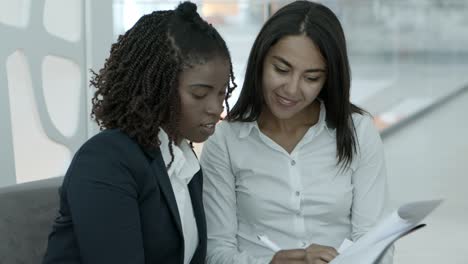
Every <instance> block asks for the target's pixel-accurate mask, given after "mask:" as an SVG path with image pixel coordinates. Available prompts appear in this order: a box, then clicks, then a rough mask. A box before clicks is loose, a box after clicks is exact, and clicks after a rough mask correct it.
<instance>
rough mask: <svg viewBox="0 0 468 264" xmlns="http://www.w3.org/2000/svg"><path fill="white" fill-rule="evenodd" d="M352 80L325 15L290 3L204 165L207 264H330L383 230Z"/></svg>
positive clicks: (383, 186)
mask: <svg viewBox="0 0 468 264" xmlns="http://www.w3.org/2000/svg"><path fill="white" fill-rule="evenodd" d="M350 79H351V78H350V67H349V62H348V56H347V51H346V41H345V36H344V32H343V30H342V27H341V25H340V22H339V20H338V18H337V17H336V16H335V15H334V13H333V12H332V11H331V10H330V9H328V8H327V7H325V6H323V5H321V4H317V3H312V2H308V1H296V2H293V3H291V4H288V5H286V6H284V7H283V8H281V9H280V10H278V11H277V12H276V13H275V14H274V15H273V16H272V17H271V18H270V19H269V20H268V21H267V22H266V23H265V25H264V26H263V28H262V29H261V31H260V33H259V35H258V36H257V38H256V40H255V43H254V45H253V47H252V50H251V53H250V57H249V60H248V65H247V71H246V75H245V82H244V85H243V88H242V91H241V94H240V97H239V99H238V101H237V103H236V104H235V106H234V107H233V109H232V111H231V112H229V114H228V115H227V118H226V119H227V120H225V121H223V122H222V123H221V124H220V125H218V128H217V132H216V133H215V134H214V136H213V137H211V138H210V139H209V140H208V141H207V142H206V143H205V145H204V147H203V152H202V155H201V164H202V167H203V172H204V175H205V185H204V205H205V210H206V217H207V225H208V254H207V260H208V263H213V264H214V263H222V264H227V263H314V264H315V263H328V262H330V261H331V260H333V259H334V258H335V257H336V256H337V254H338V253H337V251H336V248H338V247H339V246H340V244H341V243H342V242H343V241H344V240H345V239H350V240H353V241H355V240H357V239H359V238H360V237H361V236H362V235H363V234H365V233H366V232H367V231H368V230H369V229H370V228H372V227H373V226H374V225H375V224H376V223H377V221H378V220H379V219H380V218H381V216H382V214H383V213H384V211H385V209H386V201H387V179H386V169H385V162H384V153H383V146H382V142H381V139H380V136H379V133H378V131H377V130H376V128H375V127H374V125H373V122H372V118H371V116H370V115H369V114H367V113H366V112H365V111H364V110H362V109H361V108H359V107H357V106H355V105H353V104H352V103H351V102H350ZM258 236H260V237H263V238H265V237H268V238H269V239H270V240H271V241H273V242H276V244H277V245H278V247H279V248H281V249H283V250H279V251H276V250H272V249H271V248H269V247H268V245H266V244H265V243H263V241H261V240H259V239H258ZM391 255H392V250H390V251H389V253H388V254H387V256H386V257H385V260H384V262H385V263H391V261H392V257H391Z"/></svg>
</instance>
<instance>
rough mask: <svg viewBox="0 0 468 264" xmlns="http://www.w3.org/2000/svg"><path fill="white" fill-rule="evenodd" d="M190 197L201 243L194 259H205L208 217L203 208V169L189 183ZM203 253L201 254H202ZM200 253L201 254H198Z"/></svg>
mask: <svg viewBox="0 0 468 264" xmlns="http://www.w3.org/2000/svg"><path fill="white" fill-rule="evenodd" d="M188 188H189V192H190V198H191V199H192V206H193V213H194V216H195V221H196V223H197V229H198V237H199V244H198V248H197V251H196V252H195V255H194V256H193V258H192V260H195V259H196V257H199V258H200V259H202V260H204V259H205V252H206V241H207V237H206V219H205V210H204V209H203V199H202V195H203V194H202V191H203V175H202V172H201V170H199V171H198V172H197V173H196V174H195V176H194V177H193V178H192V180H191V181H190V183H189V185H188ZM200 254H201V255H200ZM198 255H200V256H198Z"/></svg>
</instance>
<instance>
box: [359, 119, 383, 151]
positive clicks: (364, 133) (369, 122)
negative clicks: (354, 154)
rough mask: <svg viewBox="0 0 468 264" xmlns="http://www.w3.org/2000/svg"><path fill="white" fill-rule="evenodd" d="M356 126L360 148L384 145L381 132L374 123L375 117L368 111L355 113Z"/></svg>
mask: <svg viewBox="0 0 468 264" xmlns="http://www.w3.org/2000/svg"><path fill="white" fill-rule="evenodd" d="M352 118H353V123H354V128H355V130H356V137H357V142H358V145H359V147H360V148H377V147H380V146H381V145H382V140H381V138H380V133H379V131H378V129H377V127H376V126H375V125H374V118H373V116H372V115H370V114H368V113H363V114H359V113H353V115H352Z"/></svg>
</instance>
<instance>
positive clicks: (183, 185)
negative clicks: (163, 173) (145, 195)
mask: <svg viewBox="0 0 468 264" xmlns="http://www.w3.org/2000/svg"><path fill="white" fill-rule="evenodd" d="M158 137H159V140H160V141H161V146H160V149H161V154H162V156H163V159H164V163H165V164H166V167H167V165H169V162H171V154H170V152H169V139H168V136H167V134H166V132H164V130H162V129H161V130H160V132H159V134H158ZM172 150H173V153H174V161H173V162H172V165H171V167H170V168H169V170H168V171H167V174H168V175H169V179H170V181H171V185H172V190H173V191H174V196H175V199H176V202H177V208H178V210H179V216H180V220H181V223H182V231H183V234H184V245H185V247H184V248H185V251H184V264H188V263H190V260H191V259H192V257H193V254H194V253H195V251H196V249H197V247H198V229H197V223H196V220H195V216H194V213H193V207H192V199H191V198H190V193H189V189H188V184H189V182H190V180H192V178H193V176H194V175H195V174H196V173H197V172H198V171H199V170H200V164H199V163H198V159H197V157H196V156H195V154H194V153H193V151H192V148H191V147H190V145H189V144H188V142H187V141H186V140H182V143H181V144H180V146H176V145H174V144H173V145H172Z"/></svg>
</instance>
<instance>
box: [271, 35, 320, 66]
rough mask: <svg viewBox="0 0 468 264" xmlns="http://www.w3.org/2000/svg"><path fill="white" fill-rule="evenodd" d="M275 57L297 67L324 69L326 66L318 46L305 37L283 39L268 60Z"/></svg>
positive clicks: (272, 49)
mask: <svg viewBox="0 0 468 264" xmlns="http://www.w3.org/2000/svg"><path fill="white" fill-rule="evenodd" d="M273 56H279V57H281V58H283V59H285V60H286V61H288V62H289V63H291V64H292V66H295V67H301V68H324V67H325V65H326V63H325V59H324V58H323V56H322V54H321V52H320V50H319V48H318V47H317V45H315V43H314V42H313V41H312V40H311V39H310V38H309V37H307V36H305V35H299V36H286V37H283V38H281V39H280V40H279V41H278V42H277V43H276V44H275V45H273V46H272V47H271V48H270V50H269V51H268V53H267V58H271V57H273Z"/></svg>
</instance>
